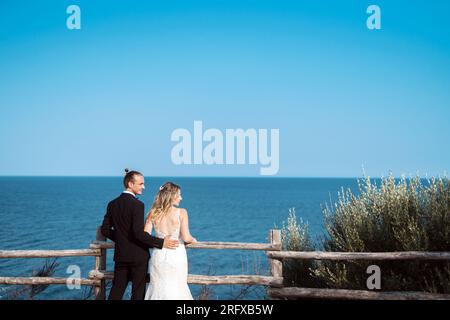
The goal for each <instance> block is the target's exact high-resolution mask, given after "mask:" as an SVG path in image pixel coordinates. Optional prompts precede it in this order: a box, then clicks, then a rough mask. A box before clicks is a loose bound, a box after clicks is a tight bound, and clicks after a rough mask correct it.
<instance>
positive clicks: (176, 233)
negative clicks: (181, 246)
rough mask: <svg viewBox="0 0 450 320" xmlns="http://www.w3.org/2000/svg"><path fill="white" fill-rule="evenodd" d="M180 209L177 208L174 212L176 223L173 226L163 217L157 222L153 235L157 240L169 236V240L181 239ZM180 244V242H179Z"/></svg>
mask: <svg viewBox="0 0 450 320" xmlns="http://www.w3.org/2000/svg"><path fill="white" fill-rule="evenodd" d="M180 213H181V209H180V208H177V209H176V211H175V217H176V223H175V225H174V224H173V223H171V221H167V220H168V217H167V216H166V217H163V218H162V219H161V221H159V223H158V225H155V233H156V236H157V237H158V238H165V237H167V235H170V238H172V239H174V240H180V238H181V234H180V231H181V217H180ZM180 242H181V241H180Z"/></svg>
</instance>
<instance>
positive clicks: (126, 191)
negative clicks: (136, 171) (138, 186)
mask: <svg viewBox="0 0 450 320" xmlns="http://www.w3.org/2000/svg"><path fill="white" fill-rule="evenodd" d="M122 193H129V194H131V195H132V196H133V197H136V195H135V194H134V193H133V192H131V191H128V190H125V191H123V192H122Z"/></svg>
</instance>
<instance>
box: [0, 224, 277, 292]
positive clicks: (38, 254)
mask: <svg viewBox="0 0 450 320" xmlns="http://www.w3.org/2000/svg"><path fill="white" fill-rule="evenodd" d="M113 248H114V243H113V242H106V239H105V237H104V236H103V235H102V234H101V232H100V229H99V228H98V229H97V235H96V240H95V241H93V242H92V243H91V244H90V248H89V249H79V250H0V259H1V258H5V259H12V258H57V257H82V256H92V257H95V265H94V269H93V270H92V271H90V272H89V276H88V279H74V278H54V277H0V284H8V285H37V284H66V285H67V284H72V285H75V284H79V285H86V286H94V293H95V297H96V299H97V300H104V299H106V281H107V280H111V279H113V276H114V274H113V271H108V270H106V258H107V250H108V249H113ZM186 248H188V249H219V250H223V249H237V250H260V251H261V250H262V251H268V252H277V251H281V232H280V230H270V232H269V241H268V243H240V242H197V243H195V244H187V245H186ZM269 263H270V270H271V275H270V276H262V275H220V276H210V275H193V274H189V275H188V283H190V284H200V285H230V284H242V285H266V286H269V287H273V288H279V287H282V286H283V277H282V262H281V261H279V260H278V259H271V258H269Z"/></svg>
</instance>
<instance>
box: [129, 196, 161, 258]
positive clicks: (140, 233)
mask: <svg viewBox="0 0 450 320" xmlns="http://www.w3.org/2000/svg"><path fill="white" fill-rule="evenodd" d="M132 232H133V236H134V238H135V239H136V240H137V241H139V242H142V243H143V244H145V245H146V246H148V247H150V248H158V249H162V247H163V245H164V239H161V238H157V237H153V236H152V235H150V234H148V233H147V232H145V231H144V204H143V203H138V204H136V206H135V208H134V210H133V225H132Z"/></svg>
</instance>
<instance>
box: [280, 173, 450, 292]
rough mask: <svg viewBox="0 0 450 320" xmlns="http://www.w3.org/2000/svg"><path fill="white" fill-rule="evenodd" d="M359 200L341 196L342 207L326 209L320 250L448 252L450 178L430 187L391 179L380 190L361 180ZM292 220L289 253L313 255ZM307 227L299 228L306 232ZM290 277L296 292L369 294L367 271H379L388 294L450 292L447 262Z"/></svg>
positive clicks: (302, 269)
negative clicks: (314, 289) (310, 289)
mask: <svg viewBox="0 0 450 320" xmlns="http://www.w3.org/2000/svg"><path fill="white" fill-rule="evenodd" d="M358 189H359V194H358V195H355V194H353V193H352V191H351V190H350V189H348V190H346V191H344V190H342V191H341V192H339V193H338V201H337V202H336V203H334V204H330V205H328V204H327V205H326V206H325V207H324V208H323V213H324V216H325V229H326V235H325V237H324V239H323V243H321V246H322V247H323V249H324V250H326V251H334V252H387V251H450V185H449V180H448V178H447V177H444V178H432V179H428V180H426V181H424V180H422V179H420V178H419V177H415V178H411V179H406V178H404V177H403V178H402V179H400V180H396V179H394V177H393V176H392V175H390V176H389V177H387V178H382V179H381V181H380V185H379V186H377V185H376V183H375V181H371V179H370V178H369V177H366V178H363V179H359V180H358ZM293 219H294V220H296V218H295V216H292V214H290V216H289V218H288V227H287V228H285V227H283V232H284V233H285V236H284V239H286V243H285V244H284V248H285V250H301V251H309V250H313V249H314V248H311V246H310V244H311V242H310V241H309V240H308V241H307V240H305V239H309V235H308V234H307V233H306V234H301V236H300V237H297V234H298V232H297V231H296V229H295V228H292V227H289V226H294V225H297V223H296V222H295V223H294V222H293ZM302 224H303V223H302V222H300V225H297V227H296V228H297V229H298V230H304V229H303V228H304V226H303V225H302ZM290 264H291V262H285V263H284V265H283V266H286V277H287V278H288V279H294V281H293V282H292V283H294V284H295V286H307V285H305V284H313V283H315V284H316V286H323V287H328V288H347V289H367V287H366V280H367V277H368V276H369V275H368V274H367V273H366V269H367V267H368V266H369V265H371V264H375V265H378V266H379V267H380V269H381V289H382V290H386V291H391V290H401V291H428V292H437V293H449V292H450V263H449V262H448V261H399V260H397V261H342V262H341V261H339V262H337V261H329V260H324V261H321V262H314V263H309V264H304V265H301V264H299V265H297V266H296V268H292V267H291V266H290Z"/></svg>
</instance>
